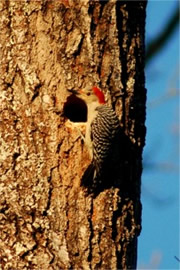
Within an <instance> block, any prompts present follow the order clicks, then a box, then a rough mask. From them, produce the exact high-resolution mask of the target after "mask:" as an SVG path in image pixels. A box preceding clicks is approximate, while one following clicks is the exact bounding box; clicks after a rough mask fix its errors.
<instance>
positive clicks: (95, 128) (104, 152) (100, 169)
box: [90, 105, 120, 186]
mask: <svg viewBox="0 0 180 270" xmlns="http://www.w3.org/2000/svg"><path fill="white" fill-rule="evenodd" d="M96 111H97V115H96V117H95V118H94V120H93V121H92V123H91V134H90V136H91V140H92V142H93V143H92V144H93V145H92V151H93V160H92V164H93V166H94V174H93V183H92V184H93V186H96V185H98V182H101V181H103V178H104V174H107V170H108V169H110V163H112V162H113V158H114V157H113V152H114V151H113V150H114V147H117V145H115V144H116V141H117V140H118V138H117V136H118V133H119V131H120V125H119V119H118V117H117V115H116V113H115V111H114V110H113V109H112V108H111V107H109V106H107V105H103V106H98V107H97V108H96ZM111 167H112V166H111Z"/></svg>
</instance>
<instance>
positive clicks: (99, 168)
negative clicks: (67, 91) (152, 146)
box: [71, 86, 120, 188]
mask: <svg viewBox="0 0 180 270" xmlns="http://www.w3.org/2000/svg"><path fill="white" fill-rule="evenodd" d="M71 92H73V93H74V94H75V95H77V96H78V97H79V98H81V99H82V100H84V102H85V103H86V105H87V124H86V135H85V138H84V140H85V144H86V145H87V147H88V150H89V154H90V157H91V159H92V164H91V166H90V168H91V170H92V169H93V173H91V176H92V188H95V187H96V186H97V185H98V183H101V182H102V181H103V178H104V176H105V174H106V173H107V170H108V169H109V168H110V166H109V164H110V163H112V162H113V157H112V155H113V149H114V147H115V145H114V144H115V142H116V138H117V136H118V133H119V131H120V123H119V119H118V117H117V115H116V113H115V111H114V110H113V108H112V107H110V106H108V105H107V104H106V102H105V97H104V93H103V92H102V91H101V90H100V89H99V88H98V87H96V86H94V87H92V89H91V90H90V91H89V90H79V91H75V90H71ZM111 167H112V166H111ZM110 174H111V173H110V172H109V175H110ZM86 175H90V173H89V172H88V173H86ZM110 180H111V179H110Z"/></svg>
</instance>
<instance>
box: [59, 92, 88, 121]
mask: <svg viewBox="0 0 180 270" xmlns="http://www.w3.org/2000/svg"><path fill="white" fill-rule="evenodd" d="M64 115H65V116H66V117H67V118H68V119H69V120H70V121H71V122H86V121H87V106H86V103H85V102H84V101H83V100H82V99H80V98H78V97H76V96H75V95H71V96H69V97H68V98H67V101H66V103H65V104H64Z"/></svg>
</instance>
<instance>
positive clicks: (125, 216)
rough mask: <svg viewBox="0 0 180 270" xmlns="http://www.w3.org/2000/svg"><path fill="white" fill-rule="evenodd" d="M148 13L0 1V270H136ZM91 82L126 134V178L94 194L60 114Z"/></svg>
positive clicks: (84, 161)
mask: <svg viewBox="0 0 180 270" xmlns="http://www.w3.org/2000/svg"><path fill="white" fill-rule="evenodd" d="M145 6H146V3H145V1H142V2H140V1H134V2H129V1H127V2H126V1H125V2H123V1H118V2H117V1H116V0H109V1H101V2H99V1H98V0H97V1H90V0H81V1H80V0H78V1H75V0H56V1H55V0H54V1H46V0H44V1H41V0H36V1H35V0H34V1H33V0H31V1H28V0H21V1H17V0H16V1H13V0H9V1H7V0H1V1H0V59H1V66H0V268H1V269H18V270H19V269H38V270H39V269H48V270H50V269H70V268H71V269H134V268H135V267H136V257H137V254H136V246H137V236H138V234H139V233H140V228H141V204H140V179H141V172H142V160H141V159H142V148H143V146H144V140H145V126H144V122H145V97H146V92H145V89H144V70H143V69H144V25H145ZM92 85H97V86H99V87H100V88H101V89H102V90H103V91H104V92H105V94H106V97H107V99H108V101H109V102H110V103H112V104H113V106H114V108H115V109H116V112H117V114H118V116H119V119H120V123H121V127H122V130H123V132H124V134H125V135H126V138H127V142H126V143H124V147H123V149H122V162H121V164H120V172H119V173H120V177H121V181H120V182H117V183H116V185H112V186H111V187H109V188H108V189H105V190H102V191H101V192H100V193H99V194H98V195H97V196H96V197H95V198H93V197H92V196H91V194H90V195H88V194H87V193H86V190H85V188H84V187H83V186H82V185H81V177H82V175H83V173H84V171H85V170H86V168H87V167H88V165H89V163H90V159H89V157H88V153H87V149H86V147H85V146H84V144H83V142H82V141H81V137H80V135H79V130H78V129H77V126H76V124H75V123H72V122H70V120H68V119H67V117H66V116H67V115H66V114H65V113H64V109H65V106H66V104H67V97H68V92H67V90H68V89H80V88H86V87H89V86H92ZM71 105H73V102H69V106H70V107H71ZM70 109H71V108H70ZM68 110H69V109H68ZM83 113H85V110H84V111H83ZM80 128H81V129H82V131H84V130H85V123H84V124H81V125H80Z"/></svg>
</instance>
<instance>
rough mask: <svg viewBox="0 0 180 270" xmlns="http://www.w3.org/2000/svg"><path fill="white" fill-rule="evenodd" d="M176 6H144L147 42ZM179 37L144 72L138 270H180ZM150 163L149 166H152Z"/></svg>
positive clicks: (165, 3) (163, 3) (176, 34)
mask: <svg viewBox="0 0 180 270" xmlns="http://www.w3.org/2000/svg"><path fill="white" fill-rule="evenodd" d="M176 4H177V1H172V0H171V1H162V0H161V1H149V3H148V7H147V23H146V40H147V42H148V41H149V40H151V39H152V38H154V37H156V35H158V33H160V32H161V30H162V29H163V27H164V25H165V23H166V22H167V20H168V18H169V17H170V16H171V14H172V12H173V10H174V8H175V6H176ZM178 65H179V32H178V29H176V31H175V32H174V34H173V35H172V36H171V38H170V40H169V41H168V43H167V44H166V46H165V47H164V48H163V49H162V50H161V52H160V53H158V55H157V56H155V58H153V60H152V61H151V62H150V63H149V65H148V66H147V69H146V88H147V90H148V93H147V98H148V99H147V120H146V126H147V137H146V147H145V149H144V161H145V164H146V165H145V169H144V172H143V176H142V204H143V216H142V227H143V228H142V232H141V236H140V237H139V246H138V269H180V263H179V262H178V261H177V260H176V259H175V257H174V256H177V257H178V258H180V252H179V241H180V238H179V227H180V224H179V171H178V167H179V148H178V147H179V146H178V141H179V135H178V124H179V94H178V91H179V89H178V88H179V80H178V76H179V70H178ZM154 164H156V166H155V167H154V166H153V165H154Z"/></svg>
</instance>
